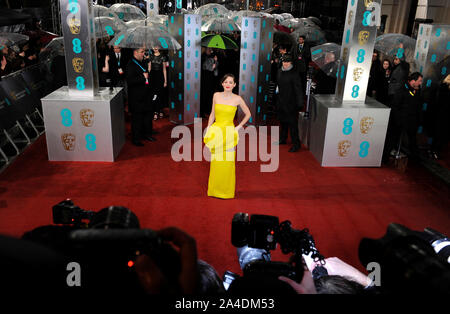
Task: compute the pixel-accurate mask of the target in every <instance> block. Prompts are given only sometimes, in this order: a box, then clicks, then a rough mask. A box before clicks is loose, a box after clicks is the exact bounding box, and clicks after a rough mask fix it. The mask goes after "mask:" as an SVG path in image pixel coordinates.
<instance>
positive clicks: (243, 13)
mask: <svg viewBox="0 0 450 314" xmlns="http://www.w3.org/2000/svg"><path fill="white" fill-rule="evenodd" d="M244 16H247V17H260V16H262V15H261V14H260V13H259V12H256V11H251V10H241V11H237V12H235V13H234V14H233V16H232V19H233V21H234V22H235V23H236V24H237V25H239V26H241V24H242V17H244Z"/></svg>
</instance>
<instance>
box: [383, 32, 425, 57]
mask: <svg viewBox="0 0 450 314" xmlns="http://www.w3.org/2000/svg"><path fill="white" fill-rule="evenodd" d="M375 49H376V50H378V51H380V52H381V53H383V54H385V55H387V56H389V57H394V56H398V57H399V58H400V59H403V58H404V59H405V60H406V61H407V62H409V63H413V62H414V51H415V49H416V40H415V39H414V38H411V37H409V36H406V35H403V34H384V35H381V36H378V37H377V38H376V39H375Z"/></svg>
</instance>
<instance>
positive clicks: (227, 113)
mask: <svg viewBox="0 0 450 314" xmlns="http://www.w3.org/2000/svg"><path fill="white" fill-rule="evenodd" d="M220 82H221V83H222V87H223V92H218V93H215V94H214V96H213V103H212V110H211V114H210V116H209V120H208V127H207V131H206V134H205V138H204V142H205V145H206V146H207V147H208V148H209V149H210V151H211V165H210V169H209V181H208V196H213V197H217V198H223V199H228V198H234V192H235V186H236V171H235V159H236V151H235V147H236V145H237V143H238V140H239V134H238V131H239V129H241V128H242V127H243V126H244V125H245V123H247V121H248V120H249V119H250V117H251V113H250V110H249V109H248V107H247V105H246V104H245V102H244V100H243V99H242V97H241V96H239V95H236V94H234V93H233V88H234V87H235V86H236V80H235V77H234V75H233V74H225V76H224V77H223V78H222V80H221V81H220ZM238 107H240V108H241V109H242V111H243V112H244V114H245V117H244V118H243V119H242V121H241V123H239V125H238V126H236V127H235V126H234V122H233V120H234V116H235V114H236V110H237V108H238Z"/></svg>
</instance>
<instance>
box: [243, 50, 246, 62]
mask: <svg viewBox="0 0 450 314" xmlns="http://www.w3.org/2000/svg"><path fill="white" fill-rule="evenodd" d="M245 59H247V54H246V53H245V52H244V53H243V54H242V60H244V61H245Z"/></svg>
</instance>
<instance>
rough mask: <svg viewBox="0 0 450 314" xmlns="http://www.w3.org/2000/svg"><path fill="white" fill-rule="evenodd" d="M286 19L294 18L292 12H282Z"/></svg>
mask: <svg viewBox="0 0 450 314" xmlns="http://www.w3.org/2000/svg"><path fill="white" fill-rule="evenodd" d="M280 15H281V16H282V17H283V18H284V19H285V20H288V19H293V18H294V16H293V15H292V14H291V13H281V14H280Z"/></svg>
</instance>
